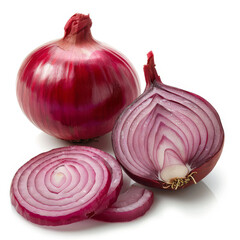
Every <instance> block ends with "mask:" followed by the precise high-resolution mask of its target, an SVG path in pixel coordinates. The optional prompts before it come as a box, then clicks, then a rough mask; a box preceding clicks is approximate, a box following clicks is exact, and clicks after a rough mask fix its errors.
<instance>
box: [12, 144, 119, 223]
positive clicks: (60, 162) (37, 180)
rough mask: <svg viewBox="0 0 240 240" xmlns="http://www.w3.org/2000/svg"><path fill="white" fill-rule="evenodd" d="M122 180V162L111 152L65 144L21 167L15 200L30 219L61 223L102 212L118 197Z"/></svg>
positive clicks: (18, 172)
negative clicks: (119, 162) (120, 163)
mask: <svg viewBox="0 0 240 240" xmlns="http://www.w3.org/2000/svg"><path fill="white" fill-rule="evenodd" d="M107 162H109V163H108V164H107ZM111 172H112V173H111ZM112 179H113V180H114V182H111V181H112ZM121 184H122V174H121V169H120V166H117V162H116V160H115V159H114V158H113V157H112V156H111V155H109V154H107V153H104V152H103V151H101V150H96V149H94V148H91V147H82V146H71V147H63V148H58V149H54V150H51V151H49V152H45V153H42V154H40V155H38V156H36V157H34V158H32V159H31V160H30V161H28V162H27V163H25V164H24V165H23V166H22V167H21V168H20V169H19V170H18V171H17V173H16V174H15V176H14V178H13V181H12V185H11V201H12V204H13V206H14V207H15V208H16V210H17V212H18V213H19V214H21V215H22V216H23V217H24V218H26V219H27V220H29V221H31V222H33V223H37V224H40V225H52V226H57V225H63V224H69V223H73V222H76V221H80V220H83V219H87V218H90V217H92V216H93V215H95V214H96V213H99V212H100V211H102V210H103V209H102V208H103V206H104V207H107V206H108V205H109V204H110V203H112V202H113V201H115V199H116V195H118V193H119V188H120V186H121ZM102 205H103V206H102Z"/></svg>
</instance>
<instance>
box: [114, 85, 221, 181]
mask: <svg viewBox="0 0 240 240" xmlns="http://www.w3.org/2000/svg"><path fill="white" fill-rule="evenodd" d="M112 138H113V147H114V152H115V155H116V158H117V159H118V160H119V161H120V163H121V164H122V165H123V167H124V168H125V169H126V170H128V171H129V172H130V173H132V174H134V175H136V176H139V177H144V178H148V179H154V180H158V179H159V178H160V176H159V172H161V171H162V170H163V169H164V168H166V167H168V166H172V165H178V166H180V165H184V166H186V167H187V168H188V169H189V171H191V169H194V168H196V167H199V166H201V165H202V164H203V163H205V162H206V161H208V159H210V158H211V157H212V156H214V155H215V154H216V153H217V152H218V151H219V150H220V148H221V146H222V144H223V138H224V132H223V128H222V124H221V121H220V118H219V116H218V114H217V112H216V110H215V109H214V108H213V107H212V106H211V104H210V103H208V102H207V101H206V100H204V99H203V98H201V97H200V96H198V95H195V94H193V93H190V92H187V91H184V90H180V89H177V88H174V87H170V86H167V85H164V84H162V83H161V84H160V83H157V82H153V84H152V86H150V87H149V88H148V89H147V90H146V91H145V92H144V93H143V94H142V95H141V96H140V97H139V98H138V99H136V100H135V101H134V102H133V103H132V104H131V105H130V106H129V107H128V108H127V109H125V111H124V112H123V113H122V115H121V116H120V117H119V119H118V121H117V123H116V125H115V128H114V130H113V137H112ZM160 180H161V179H160Z"/></svg>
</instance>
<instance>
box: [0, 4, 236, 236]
mask: <svg viewBox="0 0 240 240" xmlns="http://www.w3.org/2000/svg"><path fill="white" fill-rule="evenodd" d="M77 12H79V13H84V14H88V13H89V14H90V17H91V18H92V21H93V26H92V34H93V36H94V38H95V39H97V40H99V41H101V42H104V43H107V44H108V45H110V46H111V47H113V48H115V49H117V50H118V51H120V52H122V53H124V54H125V55H126V56H127V57H128V59H129V60H130V61H131V62H132V64H133V65H134V66H135V69H136V71H137V72H138V75H139V77H140V81H141V88H142V90H143V89H144V87H145V83H144V76H143V71H142V68H143V65H144V64H145V63H146V60H147V57H146V54H147V52H148V51H150V50H152V51H153V52H154V54H155V62H156V65H157V70H158V73H159V74H160V76H161V78H162V81H163V82H164V83H166V84H168V85H172V86H176V87H179V88H182V89H185V90H188V91H192V92H194V93H197V94H199V95H201V96H202V97H204V98H206V99H207V100H208V101H209V102H210V103H212V105H213V106H214V107H215V108H216V109H217V111H218V112H219V115H220V116H221V119H222V123H223V126H224V129H225V135H226V138H225V146H224V149H223V153H222V156H221V158H220V160H219V162H218V164H217V165H216V167H215V168H214V170H213V171H212V172H211V173H210V174H209V175H208V176H207V177H206V178H205V179H204V180H203V181H202V182H200V183H198V184H197V185H194V186H192V187H189V188H187V189H185V190H182V191H177V192H169V191H163V190H155V191H154V193H155V202H154V204H153V207H152V208H151V210H150V211H149V212H148V213H147V214H146V215H145V216H144V217H142V218H139V219H137V220H135V221H133V222H130V223H115V224H110V223H101V222H96V221H92V220H89V221H84V222H81V223H77V224H72V225H69V226H65V227H55V228H49V227H41V226H38V225H35V224H32V223H30V222H28V221H26V220H25V219H24V218H22V217H21V216H20V215H19V214H17V213H16V211H15V209H14V208H13V207H12V206H11V203H10V197H9V189H10V184H11V180H12V177H13V175H14V173H15V172H16V171H17V169H18V168H19V167H20V166H21V165H22V164H24V163H25V162H26V161H28V160H29V159H30V158H32V157H33V156H35V155H37V154H39V153H41V152H43V151H48V150H50V149H52V148H56V147H60V146H66V145H69V143H67V142H64V141H61V140H58V139H55V138H53V137H51V136H48V135H47V134H45V133H43V132H41V131H40V130H39V129H37V128H36V127H35V126H33V125H32V124H31V123H30V121H28V119H27V118H26V117H25V115H24V114H23V113H22V111H21V110H20V108H19V105H18V102H17V99H16V93H15V87H16V75H17V72H18V69H19V67H20V64H21V62H22V61H23V59H24V58H25V57H26V55H27V54H28V53H29V52H31V51H32V50H33V49H35V48H36V47H38V46H39V45H42V44H43V43H45V42H48V41H50V40H54V39H57V38H61V37H62V36H63V28H64V25H65V23H66V21H67V20H68V19H69V18H70V17H71V16H72V15H73V14H74V13H77ZM239 32H240V3H239V1H231V0H227V1H221V0H218V1H211V0H201V1H193V0H189V1H186V0H181V1H179V0H177V1H170V0H169V1H159V0H158V1H151V0H146V1H140V0H138V1H130V0H128V1H124V0H122V1H104V0H99V1H90V0H85V1H80V0H76V1H74V0H66V1H60V0H59V1H50V0H47V1H45V0H41V1H25V0H21V1H17V0H16V1H10V0H9V1H1V3H0V104H1V105H0V112H1V118H0V121H1V124H0V136H1V137H0V139H1V144H0V149H1V153H0V154H1V155H0V161H1V168H0V234H1V239H3V236H4V239H24V240H28V239H31V240H32V239H34V240H38V239H44V240H48V239H51V240H52V239H58V240H61V239H71V240H74V239H88V240H90V239H105V240H107V239H123V238H125V239H126V238H129V239H130V238H134V239H150V238H151V237H152V238H155V239H220V238H221V239H222V237H225V238H228V239H229V238H232V239H239V219H238V216H239V214H240V211H239V210H240V207H239V205H240V204H239V189H240V177H239V169H240V157H239V150H240V141H239V136H240V127H239V125H240V113H239V112H240V107H239V103H240V87H239V84H238V83H239V82H240V33H239ZM91 145H92V146H95V147H98V148H100V149H102V150H105V151H108V152H110V153H112V150H111V142H110V134H107V135H106V136H104V137H102V138H100V139H99V141H98V142H95V143H92V144H91ZM236 217H237V218H236Z"/></svg>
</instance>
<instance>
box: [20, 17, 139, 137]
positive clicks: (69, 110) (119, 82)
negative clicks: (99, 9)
mask: <svg viewBox="0 0 240 240" xmlns="http://www.w3.org/2000/svg"><path fill="white" fill-rule="evenodd" d="M91 25H92V21H91V19H90V17H89V15H83V14H75V15H73V16H72V17H71V18H70V19H69V21H68V22H67V24H66V26H65V28H64V29H65V35H64V37H63V38H62V39H59V40H57V41H52V42H50V43H47V44H45V45H43V46H42V47H39V48H38V49H36V50H34V51H33V52H32V53H31V54H29V56H28V57H27V58H26V59H25V61H24V62H23V63H22V65H21V68H20V70H19V73H18V78H17V98H18V102H19V104H20V107H21V108H22V110H23V112H24V113H25V115H26V116H27V117H28V119H29V120H30V121H31V122H32V123H33V124H35V125H36V126H37V127H39V128H40V129H41V130H43V131H44V132H46V133H48V134H50V135H52V136H55V137H57V138H60V139H65V140H69V141H80V140H82V139H90V138H95V137H98V136H101V135H103V134H105V133H107V132H110V131H111V130H112V128H113V126H114V123H115V121H116V118H117V117H118V116H119V114H120V113H121V112H122V110H123V109H124V108H125V107H126V106H127V105H128V104H130V103H131V102H132V101H133V100H134V99H135V98H136V97H137V96H138V95H139V93H140V86H139V82H138V77H137V74H136V72H135V70H134V69H133V67H132V66H131V64H130V63H129V61H128V60H127V59H126V58H125V57H124V56H123V55H122V54H120V53H118V52H117V51H115V50H113V49H111V48H109V47H107V46H105V45H104V44H102V43H99V42H97V41H96V40H94V39H93V37H92V35H91V31H90V28H91Z"/></svg>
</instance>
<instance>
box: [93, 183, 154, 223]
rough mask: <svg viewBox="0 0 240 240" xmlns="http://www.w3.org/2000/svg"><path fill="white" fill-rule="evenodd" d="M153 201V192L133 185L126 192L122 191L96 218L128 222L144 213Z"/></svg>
mask: <svg viewBox="0 0 240 240" xmlns="http://www.w3.org/2000/svg"><path fill="white" fill-rule="evenodd" d="M152 203H153V192H152V191H150V190H148V189H145V188H142V187H139V186H137V185H132V186H131V187H130V188H129V189H128V190H127V191H126V192H124V193H120V195H119V197H118V199H117V201H116V202H115V203H114V204H112V205H111V206H110V207H109V208H107V209H105V210H104V211H103V212H102V213H101V214H99V215H96V216H94V218H95V219H97V220H101V221H105V222H128V221H132V220H134V219H136V218H138V217H140V216H142V215H144V214H145V213H146V212H147V211H148V210H149V208H150V207H151V206H152Z"/></svg>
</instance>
